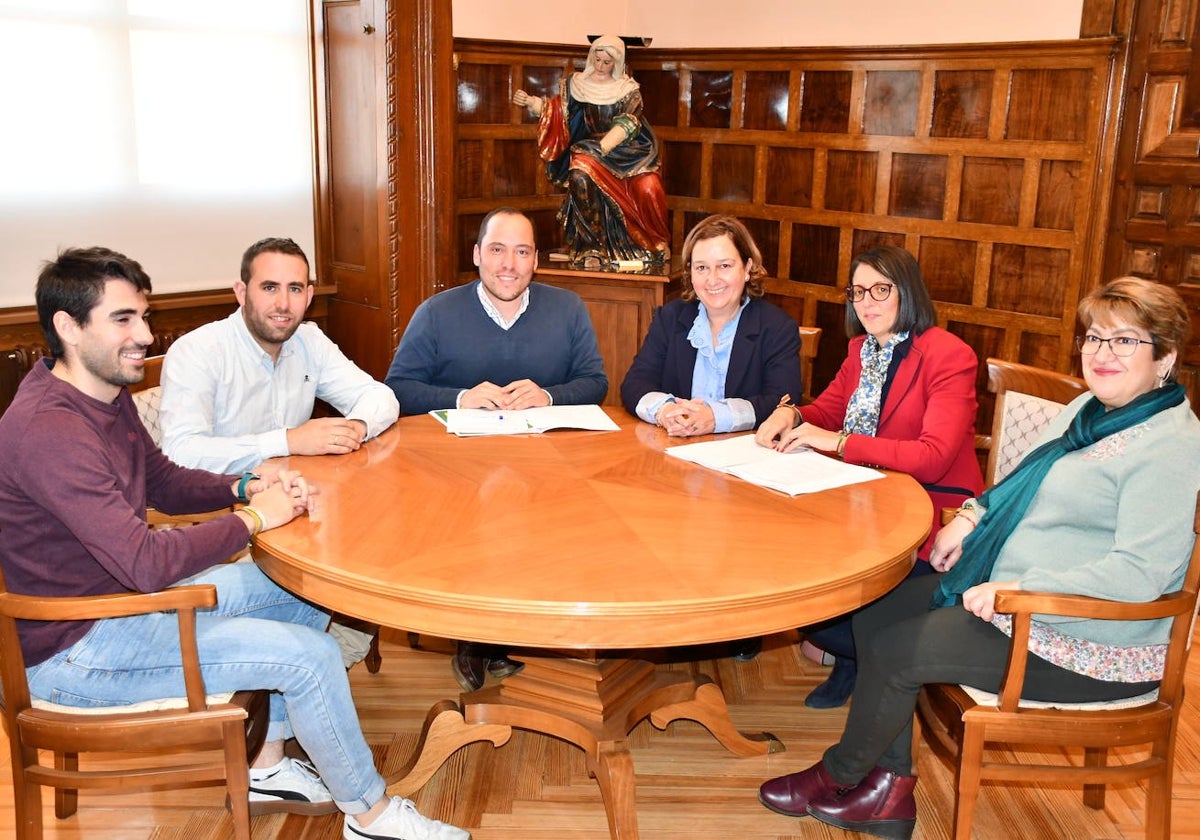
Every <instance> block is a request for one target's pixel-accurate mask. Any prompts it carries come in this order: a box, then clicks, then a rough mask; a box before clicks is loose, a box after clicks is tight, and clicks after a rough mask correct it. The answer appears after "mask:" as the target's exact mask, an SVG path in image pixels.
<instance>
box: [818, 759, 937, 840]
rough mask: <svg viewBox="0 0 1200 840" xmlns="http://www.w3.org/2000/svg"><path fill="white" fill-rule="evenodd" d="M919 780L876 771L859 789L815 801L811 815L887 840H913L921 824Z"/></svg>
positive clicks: (846, 828) (842, 791)
mask: <svg viewBox="0 0 1200 840" xmlns="http://www.w3.org/2000/svg"><path fill="white" fill-rule="evenodd" d="M916 783H917V777H916V776H897V775H896V774H895V773H893V772H892V771H890V770H884V769H883V768H882V767H876V768H875V769H874V770H872V771H871V772H870V773H868V774H867V775H866V778H864V779H863V780H862V781H861V782H859V783H858V784H857V785H856V786H855V787H852V788H843V789H841V790H838V791H835V792H834V793H832V794H830V795H829V796H826V797H824V798H823V799H816V798H814V799H812V800H810V801H809V803H808V813H809V814H811V815H812V816H814V817H816V818H817V819H818V820H820V821H821V822H823V823H826V824H828V825H832V826H836V827H837V828H843V829H845V830H846V831H858V832H861V833H862V834H870V835H873V836H875V837H883V838H886V840H909V838H911V837H912V833H913V828H914V827H916V824H917V800H916V798H915V797H914V796H913V787H914V786H915V785H916Z"/></svg>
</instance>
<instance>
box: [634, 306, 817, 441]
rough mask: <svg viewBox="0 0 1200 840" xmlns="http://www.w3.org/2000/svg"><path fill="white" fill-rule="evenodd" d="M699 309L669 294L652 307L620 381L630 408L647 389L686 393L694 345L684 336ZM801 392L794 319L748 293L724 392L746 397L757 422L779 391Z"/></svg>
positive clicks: (796, 396) (689, 389) (771, 407)
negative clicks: (650, 317)
mask: <svg viewBox="0 0 1200 840" xmlns="http://www.w3.org/2000/svg"><path fill="white" fill-rule="evenodd" d="M699 312H700V302H699V301H695V300H692V301H683V300H673V301H671V302H670V303H668V304H666V305H665V306H663V307H661V308H659V309H658V310H657V311H655V313H654V318H653V320H652V321H651V322H650V331H649V332H648V333H647V334H646V340H645V341H643V342H642V347H641V349H640V350H638V353H637V356H635V357H634V359H633V364H632V365H630V367H629V372H628V373H627V374H625V380H624V381H623V382H622V383H621V401H622V402H623V403H624V404H625V408H626V409H628V411H629V412H630V413H631V414H633V413H636V409H637V404H638V402H639V401H640V400H641V399H642V397H644V396H645V395H646V394H648V393H650V392H651V391H662V392H664V393H667V394H674V395H675V396H677V397H683V398H687V399H690V398H691V396H692V372H693V371H694V370H695V367H696V348H695V347H693V346H692V344H691V342H690V341H688V337H687V336H688V332H690V331H691V329H692V324H693V323H694V322H695V320H696V315H697V314H699ZM801 393H803V391H802V388H801V382H800V334H799V331H798V328H797V326H796V322H795V321H794V320H792V317H791V316H790V315H788V314H787V313H786V312H784V311H783V310H782V309H780V308H779V307H778V306H776V305H775V304H773V303H768V302H767V301H765V300H763V299H762V298H754V299H751V301H750V303H748V304H746V308H745V309H744V310H742V317H741V320H739V321H738V328H737V332H736V333H735V334H734V337H733V350H732V352H731V353H730V355H729V370H728V371H727V372H726V374H725V396H726V398H730V397H738V398H741V399H744V400H749V401H750V403H751V404H752V405H753V406H754V425H755V426H757V425H758V424H759V423H761V422H762V421H763V420H765V419H766V418H767V417H769V416H770V415H771V412H772V411H774V410H775V407H776V406H777V405H778V404H779V399H780V397H782V396H783V395H784V394H790V395H791V397H792V399H793V400H797V401H798V400H799V398H800V394H801Z"/></svg>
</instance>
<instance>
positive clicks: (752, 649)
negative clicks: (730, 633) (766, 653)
mask: <svg viewBox="0 0 1200 840" xmlns="http://www.w3.org/2000/svg"><path fill="white" fill-rule="evenodd" d="M760 653H762V636H755V637H754V638H752V639H738V640H737V641H736V642H730V643H729V655H730V656H732V657H733V658H734V659H736V660H737V661H738V662H750V661H752V660H753V659H754V657H756V656H758V655H759V654H760Z"/></svg>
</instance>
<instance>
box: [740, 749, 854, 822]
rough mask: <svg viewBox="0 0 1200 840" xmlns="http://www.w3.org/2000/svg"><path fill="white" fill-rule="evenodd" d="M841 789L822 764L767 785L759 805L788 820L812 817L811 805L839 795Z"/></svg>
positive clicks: (767, 782)
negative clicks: (809, 813)
mask: <svg viewBox="0 0 1200 840" xmlns="http://www.w3.org/2000/svg"><path fill="white" fill-rule="evenodd" d="M842 787H844V785H839V784H838V783H837V782H835V781H834V780H833V779H832V778H830V776H829V774H828V773H826V772H825V765H824V764H822V763H821V762H820V761H818V762H817V763H816V764H814V765H813V766H812V767H809V768H808V769H807V770H801V771H800V772H799V773H789V774H788V775H786V776H779V777H777V778H774V779H771V780H770V781H766V782H763V784H762V787H760V788H759V789H758V801H759V802H761V803H762V804H763V805H766V806H767V807H768V808H770V809H771V810H772V811H774V812H775V813H777V814H783V815H784V816H788V817H805V816H808V804H809V803H810V802H812V801H814V800H816V799H824V798H826V797H828V796H831V795H832V794H834V793H836V792H837V791H838V790H839V789H841V788H842Z"/></svg>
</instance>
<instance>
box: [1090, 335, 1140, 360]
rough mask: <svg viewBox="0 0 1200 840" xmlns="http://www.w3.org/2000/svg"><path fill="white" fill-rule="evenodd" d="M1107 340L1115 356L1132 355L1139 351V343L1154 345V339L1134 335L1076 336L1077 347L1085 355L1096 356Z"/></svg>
mask: <svg viewBox="0 0 1200 840" xmlns="http://www.w3.org/2000/svg"><path fill="white" fill-rule="evenodd" d="M1105 342H1108V349H1109V350H1111V351H1112V354H1113V355H1114V356H1132V355H1133V354H1134V353H1136V352H1137V349H1138V345H1139V344H1149V345H1151V346H1153V345H1154V342H1153V341H1146V339H1144V338H1138V337H1137V336H1133V335H1114V336H1113V337H1112V338H1101V337H1100V336H1098V335H1092V334H1091V333H1088V334H1087V335H1077V336H1075V349H1076V350H1078V351H1079V352H1080V353H1082V354H1083V355H1085V356H1094V355H1096V354H1097V353H1099V352H1100V345H1101V344H1104V343H1105Z"/></svg>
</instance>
